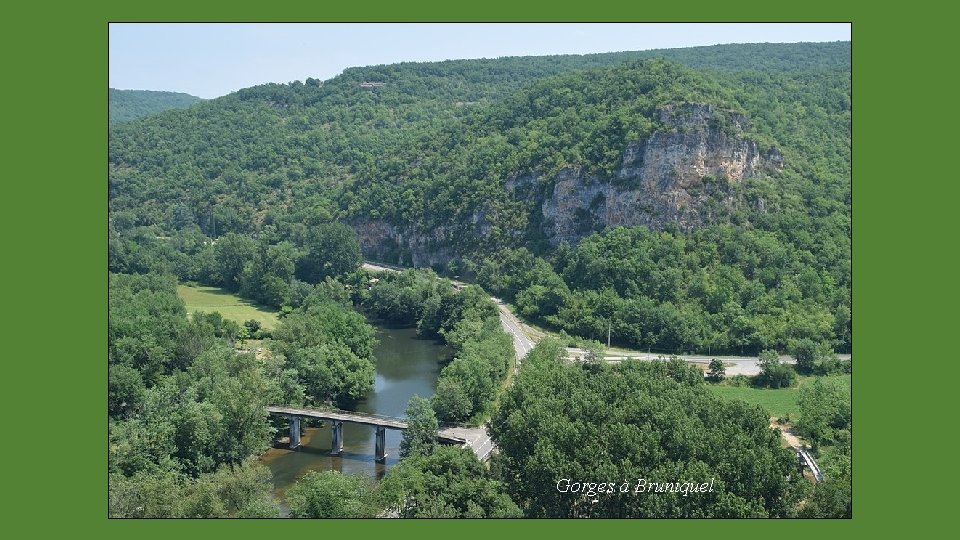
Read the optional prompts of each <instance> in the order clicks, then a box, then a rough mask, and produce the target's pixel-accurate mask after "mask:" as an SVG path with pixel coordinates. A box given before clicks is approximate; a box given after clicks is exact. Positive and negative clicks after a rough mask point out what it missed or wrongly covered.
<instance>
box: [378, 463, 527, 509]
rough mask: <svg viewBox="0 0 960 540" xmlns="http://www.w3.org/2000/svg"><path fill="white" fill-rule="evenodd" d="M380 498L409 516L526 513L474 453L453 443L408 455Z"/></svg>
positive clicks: (389, 479) (384, 483)
mask: <svg viewBox="0 0 960 540" xmlns="http://www.w3.org/2000/svg"><path fill="white" fill-rule="evenodd" d="M380 498H381V500H382V501H383V502H382V504H383V505H385V506H386V507H387V510H388V511H390V510H394V511H396V512H397V514H398V515H399V517H405V518H512V517H521V513H520V509H519V508H517V505H516V504H514V502H513V501H512V500H510V497H509V496H508V495H507V494H506V490H505V489H504V487H503V484H502V483H501V482H499V481H497V480H495V479H493V478H491V476H490V474H489V473H488V472H487V471H486V470H485V469H484V466H483V465H482V464H481V463H480V462H479V461H477V458H476V456H474V455H473V452H471V451H470V450H468V449H464V448H456V447H450V446H443V447H440V448H438V449H437V450H436V451H435V452H433V453H432V454H429V455H416V456H412V457H409V458H406V459H404V460H403V461H402V462H401V463H400V465H397V466H396V467H394V468H393V469H391V470H390V473H389V474H388V475H387V477H386V478H385V479H384V480H383V483H382V484H381V487H380Z"/></svg>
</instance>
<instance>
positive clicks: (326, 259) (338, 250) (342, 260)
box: [297, 223, 362, 283]
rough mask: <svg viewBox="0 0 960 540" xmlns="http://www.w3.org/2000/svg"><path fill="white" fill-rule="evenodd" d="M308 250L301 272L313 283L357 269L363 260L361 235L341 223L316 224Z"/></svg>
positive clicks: (301, 274)
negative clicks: (358, 239)
mask: <svg viewBox="0 0 960 540" xmlns="http://www.w3.org/2000/svg"><path fill="white" fill-rule="evenodd" d="M306 249H307V253H306V254H305V255H304V256H303V258H302V259H301V260H300V265H299V267H298V270H297V273H298V274H299V275H300V277H302V278H303V279H304V280H306V281H309V282H311V283H317V282H320V281H323V280H324V279H325V278H327V277H337V276H340V275H343V274H346V273H348V272H353V271H354V270H356V269H358V268H359V267H360V262H361V260H362V258H361V256H360V244H359V243H358V242H357V234H356V233H355V232H354V231H353V229H351V228H350V227H348V226H346V225H343V224H341V223H324V224H322V225H318V226H316V227H313V228H312V229H311V230H310V232H309V235H308V239H307V244H306Z"/></svg>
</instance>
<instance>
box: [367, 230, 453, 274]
mask: <svg viewBox="0 0 960 540" xmlns="http://www.w3.org/2000/svg"><path fill="white" fill-rule="evenodd" d="M353 228H354V229H355V230H356V231H357V237H358V239H359V241H360V250H361V251H362V252H363V255H364V257H366V258H368V259H373V260H376V261H381V262H386V263H390V264H397V265H400V266H416V267H432V266H444V265H446V263H447V261H449V260H450V249H449V247H447V246H446V245H444V244H445V243H446V242H445V237H446V232H447V231H446V229H444V228H438V229H436V230H434V231H433V232H432V233H422V232H410V231H407V230H404V229H401V228H400V227H396V226H394V225H390V224H389V223H387V222H385V221H382V220H371V221H359V222H356V223H354V225H353Z"/></svg>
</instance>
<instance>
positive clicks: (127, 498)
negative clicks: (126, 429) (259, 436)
mask: <svg viewBox="0 0 960 540" xmlns="http://www.w3.org/2000/svg"><path fill="white" fill-rule="evenodd" d="M272 490H273V482H272V481H271V477H270V470H269V469H267V468H266V467H265V466H263V465H260V464H258V463H256V462H255V461H246V462H244V463H241V464H238V465H234V466H222V467H220V468H219V469H217V471H216V472H212V473H207V474H203V475H201V476H199V477H198V478H190V477H188V476H185V475H183V474H180V473H176V472H173V471H155V472H140V473H137V474H135V475H133V476H131V477H126V476H123V475H121V474H111V475H110V501H109V502H110V506H109V515H110V517H115V518H225V517H258V518H268V517H274V518H275V517H279V515H280V509H279V507H278V506H277V503H276V501H275V500H274V499H273V495H272Z"/></svg>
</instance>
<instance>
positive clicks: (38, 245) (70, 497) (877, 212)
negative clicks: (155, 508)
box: [0, 0, 956, 538]
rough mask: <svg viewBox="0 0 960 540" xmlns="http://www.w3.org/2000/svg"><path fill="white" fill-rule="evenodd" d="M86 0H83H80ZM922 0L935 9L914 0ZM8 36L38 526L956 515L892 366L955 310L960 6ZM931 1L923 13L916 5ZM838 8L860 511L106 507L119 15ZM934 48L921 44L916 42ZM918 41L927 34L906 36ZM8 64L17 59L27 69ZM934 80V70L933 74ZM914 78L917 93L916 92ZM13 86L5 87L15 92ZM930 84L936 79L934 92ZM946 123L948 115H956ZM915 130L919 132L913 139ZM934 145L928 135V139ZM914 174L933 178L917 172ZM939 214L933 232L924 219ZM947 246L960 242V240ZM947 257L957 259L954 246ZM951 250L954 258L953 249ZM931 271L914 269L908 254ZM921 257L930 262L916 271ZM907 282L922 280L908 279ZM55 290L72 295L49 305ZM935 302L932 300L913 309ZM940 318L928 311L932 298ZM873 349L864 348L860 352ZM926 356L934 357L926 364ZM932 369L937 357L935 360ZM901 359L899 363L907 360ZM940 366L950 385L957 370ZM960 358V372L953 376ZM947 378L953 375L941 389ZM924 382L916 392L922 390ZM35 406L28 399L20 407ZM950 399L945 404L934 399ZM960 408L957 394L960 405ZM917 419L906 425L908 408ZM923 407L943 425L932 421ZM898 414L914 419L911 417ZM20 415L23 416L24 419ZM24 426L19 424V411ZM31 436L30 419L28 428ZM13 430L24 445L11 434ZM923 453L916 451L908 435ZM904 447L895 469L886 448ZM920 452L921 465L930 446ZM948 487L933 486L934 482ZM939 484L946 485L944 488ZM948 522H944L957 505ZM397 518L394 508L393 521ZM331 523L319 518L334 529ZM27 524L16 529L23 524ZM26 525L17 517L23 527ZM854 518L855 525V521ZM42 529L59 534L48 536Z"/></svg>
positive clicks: (25, 463) (848, 524)
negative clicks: (844, 45)
mask: <svg viewBox="0 0 960 540" xmlns="http://www.w3.org/2000/svg"><path fill="white" fill-rule="evenodd" d="M84 4H87V3H84ZM918 7H920V6H918ZM5 11H6V13H5V17H4V18H5V20H6V22H7V26H8V29H7V30H5V32H4V33H3V35H2V37H0V39H2V40H3V45H4V51H5V55H4V56H5V64H6V65H7V66H8V69H9V71H7V73H6V75H7V76H6V77H4V79H5V84H4V94H5V97H6V105H7V109H8V110H7V116H8V118H12V122H11V121H9V120H8V121H6V122H4V125H5V127H6V128H7V137H8V138H7V140H8V141H10V140H11V139H12V140H13V141H14V142H13V144H12V145H11V144H10V143H9V142H8V143H7V145H6V149H7V151H5V152H4V155H5V158H6V159H5V162H6V165H7V166H8V167H11V166H12V170H9V169H8V170H7V171H5V174H4V180H5V181H4V182H3V189H4V191H5V196H4V197H3V199H4V201H5V202H6V203H7V204H6V205H5V208H4V212H0V215H2V218H0V219H2V220H3V221H2V225H3V230H4V239H5V240H6V242H5V244H7V245H6V246H5V247H6V248H7V249H6V251H7V257H5V262H6V264H5V267H6V270H7V271H8V272H9V274H8V275H9V277H8V278H7V280H8V281H7V287H6V290H5V293H6V294H5V297H6V298H5V302H4V304H5V305H6V306H7V308H8V309H7V311H8V313H15V318H16V320H18V321H21V322H18V323H16V324H15V325H14V327H13V328H14V329H15V332H12V333H10V334H8V339H7V342H8V348H7V351H6V352H7V354H6V355H5V356H6V359H7V365H6V366H5V367H6V368H7V373H6V374H5V376H4V381H5V382H6V383H7V384H5V385H4V386H5V392H4V393H3V399H4V403H5V405H6V409H7V411H8V418H12V419H16V420H15V423H14V422H10V423H9V424H8V425H7V429H8V430H9V432H10V433H11V435H10V436H8V438H6V439H5V442H6V444H5V445H4V452H5V455H6V457H7V460H6V461H7V469H8V470H7V474H6V475H5V477H6V478H5V480H6V481H5V482H4V485H5V487H6V489H7V494H8V496H10V497H11V498H13V499H14V500H15V501H16V503H15V504H14V505H13V506H12V507H11V506H9V503H8V509H10V510H8V511H7V512H5V514H6V515H8V516H13V517H15V519H16V518H19V519H18V521H19V520H22V523H20V524H19V525H22V526H30V527H32V528H33V530H32V532H33V533H34V534H36V533H50V534H57V533H62V534H63V535H64V536H67V535H72V534H75V533H78V532H83V533H93V534H96V535H97V536H102V537H114V536H117V537H119V536H121V535H123V536H124V537H130V535H136V537H142V536H148V537H149V536H153V535H158V536H160V535H162V536H167V535H169V534H171V533H180V534H182V533H187V534H189V533H205V534H209V533H225V534H231V535H235V536H237V537H240V536H244V537H263V536H264V535H269V534H271V533H274V534H283V535H286V534H296V533H312V534H316V535H320V534H330V533H335V534H336V533H353V534H357V533H359V534H370V533H373V534H378V535H399V536H401V537H403V536H407V535H411V534H415V535H418V536H423V535H424V534H429V533H436V534H437V536H440V535H443V536H445V537H458V538H459V537H463V536H467V537H475V536H480V537H490V536H491V535H495V534H497V533H500V532H503V533H518V534H524V533H534V532H536V533H540V534H545V535H550V536H568V535H575V536H584V535H588V536H589V537H594V536H605V535H610V536H614V535H615V536H616V537H620V536H621V535H644V536H646V535H663V534H668V535H709V536H714V535H717V534H720V535H727V534H736V535H737V536H742V535H743V534H747V535H749V536H753V535H770V537H776V538H790V537H798V538H799V537H806V538H809V537H810V536H811V535H818V534H828V535H833V534H837V535H841V534H843V535H846V534H849V533H851V532H863V531H861V530H860V529H862V528H865V527H870V528H873V529H879V528H881V527H882V531H883V532H885V533H888V534H889V533H896V532H908V531H909V532H914V531H916V530H917V528H918V527H920V526H922V523H921V520H924V522H926V520H927V519H928V518H929V519H931V520H935V519H937V518H939V519H944V517H948V518H949V517H950V512H949V509H948V506H947V505H949V504H950V502H951V501H952V500H955V498H956V496H955V495H954V494H952V493H951V488H952V486H951V485H949V484H947V483H946V482H947V480H948V478H947V476H948V473H947V472H946V471H947V470H950V468H952V467H951V465H952V463H950V462H949V461H947V456H946V453H947V452H948V451H949V450H950V448H949V446H948V443H947V442H946V441H945V440H941V441H939V445H937V446H935V445H930V446H927V445H925V444H923V442H922V441H923V439H924V437H925V436H926V437H930V434H931V433H937V431H933V430H932V428H933V423H934V422H936V423H937V425H938V427H941V429H942V428H947V429H949V428H950V427H951V426H950V425H949V422H948V421H947V422H945V421H944V420H943V419H938V418H931V416H932V415H929V414H918V415H916V416H917V417H919V419H920V421H914V419H913V418H912V417H911V416H910V415H909V413H908V412H907V411H905V410H903V409H902V407H904V406H906V405H907V404H908V403H910V402H911V401H915V402H919V401H920V400H922V397H921V396H925V395H932V394H934V393H935V389H934V388H933V386H936V385H937V384H938V383H937V382H929V381H927V382H925V383H924V384H925V385H926V386H925V387H921V386H920V385H919V384H918V385H911V384H910V382H911V381H910V380H909V374H908V375H903V374H902V373H898V372H895V371H894V370H893V369H892V368H895V367H896V366H898V365H903V364H906V363H909V362H915V363H916V365H918V366H919V365H922V364H921V361H922V359H923V358H924V357H930V358H931V359H933V358H935V356H933V353H934V352H935V351H937V349H938V347H937V345H936V344H935V343H934V342H932V340H930V339H928V338H927V336H931V335H950V334H949V329H948V325H950V323H951V322H952V321H953V319H954V318H955V317H956V315H954V314H952V313H951V312H946V313H944V317H942V318H940V319H939V320H937V321H928V320H924V319H923V317H922V315H924V314H929V313H930V311H929V310H928V309H926V307H925V306H924V305H923V300H924V298H935V299H937V300H939V301H940V303H941V304H946V303H947V301H948V300H949V298H948V295H949V290H948V289H947V288H945V287H943V285H942V284H944V283H953V280H950V279H948V277H952V275H953V274H954V272H956V270H955V267H954V266H953V265H949V264H946V263H947V262H948V261H946V260H935V259H937V256H936V255H937V254H938V253H949V254H952V253H953V252H954V251H955V250H956V248H955V247H954V248H950V247H949V246H950V245H954V246H955V240H953V241H952V242H951V240H952V239H950V238H945V239H937V238H935V235H936V232H938V231H944V230H947V231H949V230H953V229H955V225H954V226H953V227H952V228H951V227H950V225H952V224H951V223H949V221H948V217H947V216H950V212H949V210H948V207H949V204H950V202H951V201H952V199H953V198H952V197H951V195H953V193H954V192H955V190H956V188H955V187H953V185H952V183H951V184H950V185H943V186H941V185H939V184H937V183H936V180H937V179H938V178H939V177H940V176H943V175H944V174H945V173H946V174H952V168H953V167H952V164H951V163H950V162H951V157H952V154H951V152H949V151H948V149H947V144H949V143H950V142H952V138H951V135H950V134H949V133H948V134H943V135H937V134H936V133H935V132H929V131H926V130H920V129H917V128H916V127H914V126H913V125H912V124H915V123H916V120H918V119H924V118H926V119H934V120H935V121H937V120H940V121H941V122H943V123H944V124H946V129H949V128H950V127H951V126H950V125H949V123H948V119H949V118H950V116H951V111H952V109H953V107H954V105H953V104H954V103H955V98H954V97H953V93H954V91H953V87H952V86H951V85H950V84H949V81H948V80H947V79H946V77H947V76H948V75H946V73H948V72H950V71H952V69H951V67H950V66H951V65H952V64H953V63H954V62H955V60H953V59H952V58H951V59H948V58H943V59H938V58H937V54H938V53H940V52H941V51H945V50H952V47H951V45H953V44H952V43H948V38H949V36H950V35H951V32H950V29H949V28H948V27H947V25H948V24H951V23H950V22H949V20H950V17H949V16H948V15H944V16H937V15H933V16H930V18H929V20H928V21H925V22H923V24H922V26H921V25H919V24H918V23H916V21H913V20H911V15H904V14H903V13H899V12H897V11H895V10H894V11H891V12H890V14H889V15H883V16H878V15H871V14H866V12H865V11H862V10H861V11H859V12H855V10H853V9H851V8H849V7H846V6H842V5H840V3H838V2H825V1H821V0H812V1H808V2H804V3H802V4H792V5H784V4H776V3H772V2H768V1H764V2H757V1H755V0H749V1H747V2H737V3H728V2H723V3H720V2H703V1H699V0H698V1H696V2H683V3H675V4H671V3H665V4H658V5H650V4H647V5H644V4H639V3H638V4H636V5H633V6H623V5H621V4H620V3H614V2H610V1H607V0H601V1H599V2H589V3H577V4H568V5H565V6H558V5H557V4H551V5H549V6H536V5H526V4H522V3H519V2H516V1H511V2H507V1H503V0H489V1H487V2H484V3H482V4H476V5H473V4H470V5H460V6H457V7H455V8H454V7H450V6H449V5H448V4H443V5H441V6H430V5H418V6H413V5H409V4H408V3H400V2H393V3H388V2H382V1H380V0H377V1H374V0H365V1H363V2H354V3H344V4H338V5H328V4H321V3H308V2H300V1H297V2H288V3H284V4H283V5H280V4H276V3H272V4H263V3H254V2H244V5H238V3H231V4H229V6H208V5H201V4H200V3H198V2H196V1H195V0H194V1H190V2H186V1H182V0H170V1H167V2H164V3H162V4H160V5H134V4H132V3H130V2H118V1H115V0H108V1H106V2H98V3H96V4H93V3H90V4H89V5H81V4H80V3H74V4H71V5H68V6H50V5H40V6H38V7H37V8H28V7H26V6H25V5H17V6H16V7H12V8H10V7H8V9H7V10H5ZM919 13H920V12H919V10H918V15H914V16H913V17H915V18H919V17H920V15H919ZM189 20H207V21H228V20H229V21H286V20H290V21H360V20H367V21H369V20H383V21H453V20H464V21H466V20H480V21H521V20H522V21H548V20H549V21H606V20H616V21H638V22H639V21H650V22H653V21H680V20H682V21H691V22H694V21H730V22H732V21H834V22H846V21H852V22H853V53H854V60H853V66H854V101H853V102H854V119H855V121H854V184H853V193H854V196H853V200H854V203H853V212H854V228H853V231H854V244H853V246H854V267H853V269H854V280H853V283H854V312H855V321H856V322H855V332H854V341H855V349H856V352H857V358H858V363H857V372H856V375H855V377H854V404H855V405H854V407H855V409H856V413H855V416H856V420H855V438H854V441H855V442H854V452H855V457H854V518H853V519H852V520H839V521H832V520H827V521H813V520H808V521H805V520H793V521H790V522H787V523H780V522H776V521H773V520H758V521H745V520H740V521H713V520H707V521H625V520H623V521H618V520H605V521H591V522H589V523H587V522H572V521H542V520H529V521H492V520H491V521H486V522H471V523H465V522H457V521H427V522H402V523H391V522H387V521H341V522H334V523H324V524H322V525H321V524H317V523H313V522H307V523H304V522H294V521H281V522H278V521H268V520H259V521H241V520H230V521H226V522H215V521H205V522H196V521H188V520H183V521H178V520H169V521H166V520H159V521H135V520H108V519H107V517H106V513H107V511H106V510H107V508H106V474H105V470H106V463H105V461H106V451H105V447H104V442H105V440H106V422H105V415H104V414H103V410H104V401H105V398H104V396H105V395H106V363H105V362H104V358H105V356H106V283H107V278H106V272H105V271H104V270H105V262H106V257H107V254H106V242H105V240H106V220H105V219H104V217H105V215H106V208H107V205H106V132H107V97H106V92H105V90H106V88H105V87H106V85H107V22H108V21H189ZM927 41H931V43H930V45H929V46H928V47H926V48H925V49H924V50H918V49H919V47H916V45H921V44H924V45H925V44H926V42H927ZM911 43H912V44H914V45H915V47H914V50H911V49H910V48H909V45H910V44H911ZM11 75H12V76H11ZM928 77H933V78H935V79H939V80H936V81H935V83H936V84H925V82H924V81H923V79H925V78H928ZM911 90H912V91H913V92H911ZM8 92H9V93H8ZM920 93H922V96H921V95H919V94H920ZM941 129H943V128H941ZM911 142H913V143H914V144H915V145H917V147H916V148H911ZM920 145H923V146H920ZM913 179H918V180H920V182H910V180H913ZM951 188H952V190H951ZM921 228H923V230H924V231H925V233H924V234H916V232H914V229H917V230H920V229H921ZM948 256H949V255H948ZM940 259H944V257H943V256H942V255H941V257H940ZM941 263H944V264H941ZM914 268H916V269H918V270H920V271H923V272H924V279H922V280H911V276H909V273H910V270H911V269H914ZM915 271H916V270H915ZM908 287H909V288H908ZM52 306H54V307H55V308H56V309H51V307H52ZM917 315H921V316H919V317H918V316H917ZM928 316H929V315H928ZM862 358H866V359H867V360H865V361H861V360H860V359H862ZM926 364H929V362H928V363H926ZM934 369H935V368H933V367H932V366H931V367H930V368H928V369H927V370H925V371H928V372H934V371H933V370H934ZM901 371H902V370H901ZM936 373H938V375H940V376H939V377H932V378H933V379H939V380H940V381H941V382H940V383H939V384H947V383H948V382H949V376H948V375H947V373H950V372H949V371H947V369H944V368H940V369H939V370H938V371H937V372H936ZM951 375H952V373H951ZM942 390H945V388H943V389H942ZM915 395H916V397H915ZM24 403H27V404H30V408H29V409H23V407H22V406H23V404H24ZM932 410H937V412H939V411H940V410H943V409H932ZM947 410H950V409H947ZM907 419H909V420H910V424H909V426H907V425H906V424H905V423H904V421H905V420H907ZM924 419H926V420H925V422H927V425H924ZM898 423H899V425H898ZM14 426H17V427H18V428H20V429H17V430H16V432H14V430H13V429H12V428H14ZM21 426H22V427H21ZM13 433H15V434H13ZM14 441H15V442H16V443H19V444H14ZM918 449H922V451H923V452H925V453H926V455H925V456H923V457H922V458H915V457H912V456H911V455H910V451H911V450H912V451H914V452H917V451H918ZM891 459H897V460H899V461H900V462H901V464H900V466H899V467H898V468H896V469H892V468H890V460H891ZM918 461H919V462H922V465H918V464H917V462H918ZM931 490H932V491H931ZM938 490H939V491H940V493H937V491H938ZM944 521H946V520H944ZM387 523H389V524H387ZM318 527H322V529H320V528H318ZM10 528H11V527H10V526H8V529H10ZM17 528H19V527H17ZM854 529H856V531H854ZM43 536H47V535H46V534H44V535H43Z"/></svg>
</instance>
